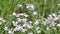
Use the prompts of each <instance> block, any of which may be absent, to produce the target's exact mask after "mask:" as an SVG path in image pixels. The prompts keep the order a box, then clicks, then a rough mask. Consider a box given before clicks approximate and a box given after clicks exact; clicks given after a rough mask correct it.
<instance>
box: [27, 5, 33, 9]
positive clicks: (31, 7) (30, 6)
mask: <svg viewBox="0 0 60 34" xmlns="http://www.w3.org/2000/svg"><path fill="white" fill-rule="evenodd" d="M26 8H27V9H30V10H34V5H33V4H26Z"/></svg>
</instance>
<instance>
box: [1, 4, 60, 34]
mask: <svg viewBox="0 0 60 34" xmlns="http://www.w3.org/2000/svg"><path fill="white" fill-rule="evenodd" d="M18 6H19V7H22V5H18ZM26 8H27V9H29V10H32V11H33V13H32V14H33V15H37V11H35V9H34V5H33V4H26ZM29 16H30V15H28V14H26V13H19V14H17V13H16V12H13V14H12V17H13V18H15V19H12V21H11V23H12V24H11V25H12V26H11V27H9V26H7V25H6V26H5V27H4V28H3V29H4V30H6V31H8V34H14V33H15V32H16V31H20V32H22V33H25V32H26V31H28V30H29V29H30V30H32V29H34V32H35V33H37V34H40V33H41V32H42V31H43V29H44V30H45V31H46V30H51V29H54V30H57V27H60V23H56V21H60V15H56V14H55V13H51V14H50V15H49V16H48V17H47V18H39V19H36V20H35V21H32V20H30V19H29ZM34 17H36V16H34ZM33 20H34V19H33ZM4 22H6V20H4V19H3V18H0V25H2V23H4ZM6 23H7V22H6ZM28 34H34V33H33V32H32V31H30V32H28Z"/></svg>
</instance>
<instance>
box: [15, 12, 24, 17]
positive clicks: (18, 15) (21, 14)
mask: <svg viewBox="0 0 60 34" xmlns="http://www.w3.org/2000/svg"><path fill="white" fill-rule="evenodd" d="M23 15H24V13H20V14H17V15H16V17H20V16H23Z"/></svg>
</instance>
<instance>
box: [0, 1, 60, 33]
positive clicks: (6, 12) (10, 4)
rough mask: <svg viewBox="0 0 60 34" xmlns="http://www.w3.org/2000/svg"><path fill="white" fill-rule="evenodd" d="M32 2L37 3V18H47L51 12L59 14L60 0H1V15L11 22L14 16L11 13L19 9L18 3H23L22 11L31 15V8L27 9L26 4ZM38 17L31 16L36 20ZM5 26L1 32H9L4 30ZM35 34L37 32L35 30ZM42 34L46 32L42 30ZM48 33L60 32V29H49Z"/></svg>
mask: <svg viewBox="0 0 60 34" xmlns="http://www.w3.org/2000/svg"><path fill="white" fill-rule="evenodd" d="M30 3H31V4H34V5H35V10H36V11H37V12H38V15H37V17H36V18H41V17H42V18H43V17H45V18H47V16H48V15H49V14H50V13H55V14H57V13H58V11H59V10H60V6H58V4H59V3H60V0H46V2H45V0H0V17H4V18H6V19H7V21H8V23H9V22H10V21H11V20H10V18H11V17H12V16H11V14H12V13H13V12H14V11H16V10H17V7H18V4H22V5H23V10H22V11H23V12H24V13H27V14H30V15H31V13H30V12H29V10H27V9H26V7H25V6H26V4H30ZM43 14H44V15H43ZM36 18H34V16H32V17H31V19H32V20H33V19H34V20H35V19H36ZM8 19H9V20H8ZM3 26H4V25H3ZM3 26H0V34H7V33H4V32H3V31H4V30H3V29H2V28H3ZM32 31H33V30H32ZM16 34H26V33H21V32H18V33H16ZM34 34H36V33H35V32H34ZM41 34H45V33H43V31H42V33H41ZM46 34H60V32H59V31H58V30H57V31H54V30H51V31H47V33H46Z"/></svg>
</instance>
